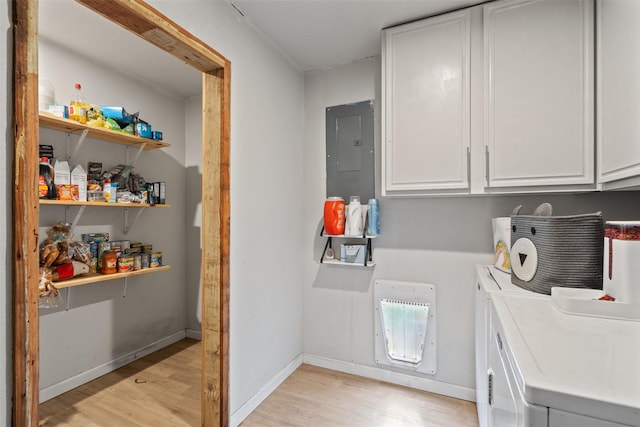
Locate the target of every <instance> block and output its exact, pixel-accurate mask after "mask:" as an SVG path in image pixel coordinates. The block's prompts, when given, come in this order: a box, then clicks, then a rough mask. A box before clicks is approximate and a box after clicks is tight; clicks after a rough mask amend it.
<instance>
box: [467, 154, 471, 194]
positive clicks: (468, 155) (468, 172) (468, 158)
mask: <svg viewBox="0 0 640 427" xmlns="http://www.w3.org/2000/svg"><path fill="white" fill-rule="evenodd" d="M467 185H468V186H469V188H471V147H467Z"/></svg>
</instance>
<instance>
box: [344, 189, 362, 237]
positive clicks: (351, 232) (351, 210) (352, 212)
mask: <svg viewBox="0 0 640 427" xmlns="http://www.w3.org/2000/svg"><path fill="white" fill-rule="evenodd" d="M344 234H345V236H358V237H361V236H362V235H363V234H364V221H363V220H362V205H361V204H360V197H359V196H351V199H350V201H349V206H347V224H346V227H345V231H344Z"/></svg>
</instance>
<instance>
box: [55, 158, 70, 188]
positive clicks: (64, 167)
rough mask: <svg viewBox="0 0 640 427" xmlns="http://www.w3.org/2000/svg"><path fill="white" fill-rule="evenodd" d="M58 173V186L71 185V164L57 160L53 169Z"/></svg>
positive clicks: (56, 181) (56, 180)
mask: <svg viewBox="0 0 640 427" xmlns="http://www.w3.org/2000/svg"><path fill="white" fill-rule="evenodd" d="M53 170H54V171H55V173H56V178H55V179H54V182H55V184H56V185H60V184H71V171H70V170H69V162H67V161H66V160H56V164H55V166H54V167H53Z"/></svg>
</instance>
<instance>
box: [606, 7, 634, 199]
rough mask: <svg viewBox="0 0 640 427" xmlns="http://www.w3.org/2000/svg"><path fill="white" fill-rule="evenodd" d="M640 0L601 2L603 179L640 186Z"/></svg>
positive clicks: (612, 183)
mask: <svg viewBox="0 0 640 427" xmlns="http://www.w3.org/2000/svg"><path fill="white" fill-rule="evenodd" d="M639 23H640V1H637V0H606V1H600V2H598V29H599V31H598V52H599V57H598V73H597V74H598V107H597V111H598V159H599V161H598V182H599V183H601V184H602V187H603V189H605V190H606V189H609V188H625V187H632V186H636V187H638V186H640V125H639V123H640V25H639Z"/></svg>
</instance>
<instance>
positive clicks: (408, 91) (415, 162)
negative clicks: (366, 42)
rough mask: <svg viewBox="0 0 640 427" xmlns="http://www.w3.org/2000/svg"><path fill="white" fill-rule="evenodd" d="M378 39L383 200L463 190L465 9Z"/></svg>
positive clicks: (466, 62) (466, 94)
mask: <svg viewBox="0 0 640 427" xmlns="http://www.w3.org/2000/svg"><path fill="white" fill-rule="evenodd" d="M382 36H383V42H382V57H383V60H382V81H383V93H382V97H383V102H382V105H383V113H382V117H383V120H382V135H383V140H382V141H383V142H382V144H383V149H382V152H383V155H382V180H383V182H382V194H383V196H386V195H407V194H421V193H424V192H425V191H427V192H433V193H438V192H442V191H446V192H460V191H462V192H468V189H469V168H470V165H469V144H470V128H469V123H470V106H469V103H470V96H469V73H470V12H469V11H468V10H465V11H460V12H454V13H450V14H446V15H442V16H439V17H435V18H430V19H425V20H422V21H418V22H414V23H411V24H407V25H402V26H399V27H394V28H390V29H387V30H384V32H383V35H382Z"/></svg>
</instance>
